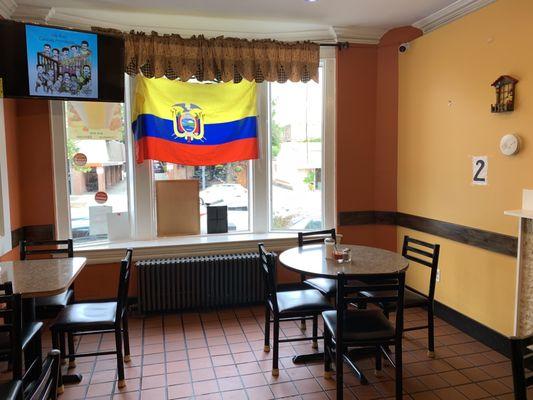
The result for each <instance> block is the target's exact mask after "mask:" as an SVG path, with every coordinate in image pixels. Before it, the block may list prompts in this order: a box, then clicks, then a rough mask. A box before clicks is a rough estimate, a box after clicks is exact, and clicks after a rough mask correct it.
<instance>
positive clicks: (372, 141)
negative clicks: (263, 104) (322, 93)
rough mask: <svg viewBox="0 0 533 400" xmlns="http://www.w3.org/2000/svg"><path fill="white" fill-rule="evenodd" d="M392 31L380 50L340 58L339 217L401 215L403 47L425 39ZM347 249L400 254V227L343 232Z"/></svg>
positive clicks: (407, 30) (359, 49) (364, 48)
mask: <svg viewBox="0 0 533 400" xmlns="http://www.w3.org/2000/svg"><path fill="white" fill-rule="evenodd" d="M421 34H422V32H421V31H420V30H419V29H416V28H412V27H402V28H397V29H392V30H391V31H389V32H387V33H386V34H385V35H384V36H383V37H382V39H381V41H380V43H379V45H376V46H374V45H351V46H350V47H349V48H348V49H342V50H339V51H338V52H337V99H336V100H337V154H336V171H337V176H336V179H337V212H341V211H370V210H378V211H396V210H397V200H396V191H397V171H398V158H397V157H398V156H397V145H398V45H399V44H400V43H403V42H408V41H411V40H413V39H415V38H416V37H418V36H420V35H421ZM339 231H340V232H341V233H342V234H343V235H344V237H343V241H344V242H345V243H357V244H367V245H371V246H378V247H382V248H387V249H391V250H395V249H396V227H394V226H379V225H378V226H373V225H365V226H341V227H339Z"/></svg>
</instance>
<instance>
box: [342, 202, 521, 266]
mask: <svg viewBox="0 0 533 400" xmlns="http://www.w3.org/2000/svg"><path fill="white" fill-rule="evenodd" d="M339 225H340V226H346V225H397V226H401V227H404V228H409V229H414V230H416V231H420V232H424V233H429V234H431V235H435V236H440V237H443V238H445V239H450V240H454V241H456V242H460V243H464V244H468V245H470V246H474V247H478V248H480V249H484V250H488V251H492V252H495V253H500V254H505V255H507V256H512V257H516V252H517V248H518V239H517V238H516V237H514V236H509V235H504V234H502V233H497V232H490V231H485V230H483V229H478V228H472V227H468V226H464V225H458V224H454V223H451V222H445V221H439V220H436V219H431V218H425V217H420V216H417V215H411V214H404V213H400V212H395V211H343V212H340V213H339Z"/></svg>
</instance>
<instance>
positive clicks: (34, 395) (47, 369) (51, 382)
mask: <svg viewBox="0 0 533 400" xmlns="http://www.w3.org/2000/svg"><path fill="white" fill-rule="evenodd" d="M59 354H60V352H59V350H52V351H50V353H48V356H47V357H46V360H45V361H44V363H43V367H42V372H41V375H40V376H39V378H38V379H37V380H36V381H35V382H32V383H31V384H30V385H29V386H28V388H27V389H26V393H27V394H26V396H24V399H26V400H56V399H57V380H58V379H59V369H60V368H59Z"/></svg>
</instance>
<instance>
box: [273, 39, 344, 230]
mask: <svg viewBox="0 0 533 400" xmlns="http://www.w3.org/2000/svg"><path fill="white" fill-rule="evenodd" d="M327 50H333V51H327ZM320 67H321V68H322V78H323V79H322V81H321V82H320V85H322V96H323V100H322V182H323V185H322V191H321V196H322V222H323V225H322V228H323V229H329V228H332V227H336V213H335V204H336V196H335V138H336V135H335V52H334V49H331V48H328V49H321V57H320ZM266 96H267V99H268V100H267V109H266V115H267V124H268V134H267V136H268V142H267V143H268V145H267V146H266V147H267V154H266V158H267V160H268V161H267V170H268V171H267V174H268V175H267V182H266V184H267V190H268V192H267V193H268V204H267V207H268V213H267V216H266V217H267V223H268V230H267V232H272V233H283V232H291V233H294V232H296V230H294V229H274V228H273V227H272V217H273V207H272V205H273V201H272V185H271V182H272V152H271V151H270V150H271V140H272V137H271V135H270V122H271V118H270V117H271V91H270V86H268V87H267V93H266Z"/></svg>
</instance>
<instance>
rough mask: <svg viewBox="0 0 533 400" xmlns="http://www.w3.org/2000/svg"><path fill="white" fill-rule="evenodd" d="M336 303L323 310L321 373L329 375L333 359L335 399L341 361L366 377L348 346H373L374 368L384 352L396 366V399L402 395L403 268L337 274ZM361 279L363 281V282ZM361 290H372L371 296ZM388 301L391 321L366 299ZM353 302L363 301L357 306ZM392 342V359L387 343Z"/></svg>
mask: <svg viewBox="0 0 533 400" xmlns="http://www.w3.org/2000/svg"><path fill="white" fill-rule="evenodd" d="M337 281H338V283H337V305H336V310H335V311H326V312H324V313H322V318H323V319H324V371H325V373H324V377H325V378H327V379H329V378H331V362H332V361H333V360H334V361H335V370H336V381H337V382H336V384H337V400H342V398H343V363H344V362H346V363H347V364H348V365H349V366H350V367H351V368H352V370H353V371H354V372H355V373H356V374H357V375H358V376H359V378H360V379H361V383H364V384H366V383H367V382H368V381H367V380H366V378H365V376H364V375H363V373H362V372H361V370H360V369H359V368H358V367H357V365H355V363H354V362H353V361H352V359H351V357H350V356H349V350H350V349H351V348H355V347H357V348H361V347H368V348H373V349H374V350H375V354H376V370H381V361H382V360H381V359H382V355H384V356H385V357H386V358H387V359H388V360H389V362H390V363H391V364H392V365H393V366H394V367H395V368H396V399H402V390H403V389H402V386H403V384H402V334H403V301H404V291H405V272H399V273H394V274H383V275H380V276H376V275H373V276H367V277H362V276H360V275H358V276H357V277H352V276H349V275H345V274H343V273H339V274H338V276H337ZM361 281H363V282H364V283H362V282H361ZM362 290H372V292H373V293H374V294H375V295H374V296H373V297H368V296H364V295H363V294H361V291H362ZM380 302H387V303H393V304H395V305H396V310H397V311H396V322H395V324H394V325H393V324H392V323H391V322H390V321H389V320H388V319H387V317H385V315H384V314H383V311H382V310H381V309H379V308H373V309H370V308H367V306H368V304H369V303H373V304H376V303H380ZM353 304H358V305H359V304H364V305H365V307H364V309H359V308H356V307H354V306H353ZM390 346H394V360H393V359H392V357H391V355H390V352H389V350H388V349H389V347H390Z"/></svg>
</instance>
